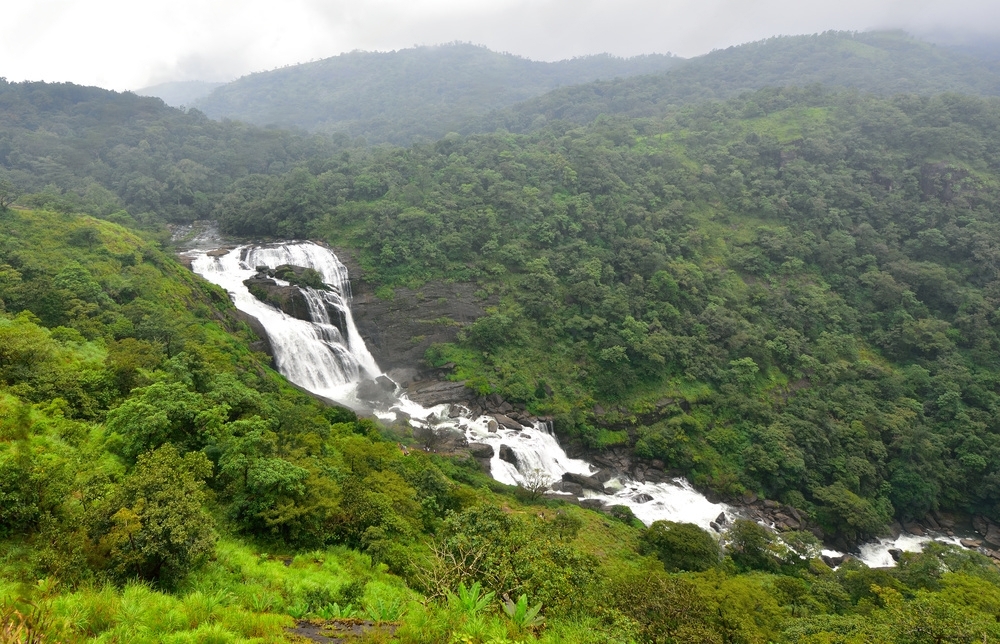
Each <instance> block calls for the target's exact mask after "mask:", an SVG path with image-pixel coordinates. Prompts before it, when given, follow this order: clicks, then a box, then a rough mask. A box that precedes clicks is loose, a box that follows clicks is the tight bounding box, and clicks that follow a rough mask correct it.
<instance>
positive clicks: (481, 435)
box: [382, 398, 733, 531]
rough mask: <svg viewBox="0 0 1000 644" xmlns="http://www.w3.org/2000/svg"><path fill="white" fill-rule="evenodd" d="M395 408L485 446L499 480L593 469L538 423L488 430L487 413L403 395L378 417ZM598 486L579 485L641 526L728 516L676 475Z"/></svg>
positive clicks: (528, 481) (541, 479)
mask: <svg viewBox="0 0 1000 644" xmlns="http://www.w3.org/2000/svg"><path fill="white" fill-rule="evenodd" d="M396 409H398V410H399V411H403V412H405V413H406V414H408V415H409V416H410V418H411V422H412V423H414V424H423V425H425V426H431V427H437V428H438V430H439V431H440V430H441V429H448V428H455V429H458V430H461V431H462V432H464V434H465V437H466V439H467V440H468V441H469V442H470V443H483V444H486V445H489V446H491V447H492V448H493V457H492V458H491V459H490V472H491V475H492V476H493V478H495V479H496V480H498V481H500V482H501V483H506V484H508V485H521V486H526V487H530V486H532V485H535V484H538V483H549V484H551V483H555V482H557V481H561V480H562V476H563V474H566V473H571V474H582V475H584V476H593V475H595V474H597V473H598V470H597V469H596V468H594V467H593V466H592V465H591V464H590V463H588V462H587V461H584V460H581V459H577V458H570V457H569V456H568V455H567V454H566V451H565V450H564V449H563V448H562V447H561V446H560V445H559V441H558V440H556V437H555V436H554V435H553V434H552V432H551V430H550V429H549V428H548V427H547V426H545V425H544V424H542V423H538V424H536V425H535V426H534V427H525V428H524V429H521V430H519V431H514V430H511V429H504V428H503V427H496V428H495V429H494V431H490V420H491V418H490V417H489V416H480V417H478V418H469V417H462V416H460V417H458V418H449V417H448V416H449V415H450V414H451V412H452V409H451V406H450V405H439V406H437V407H432V408H429V409H427V408H424V407H421V406H420V405H417V404H416V403H413V402H412V401H409V400H407V399H405V398H404V399H401V400H400V402H399V404H398V405H396V406H394V407H393V408H392V410H390V411H388V412H385V413H384V414H382V415H383V417H384V418H391V417H392V415H393V414H394V411H395V410H396ZM503 446H506V447H507V448H509V449H510V450H511V452H513V454H514V455H515V457H516V458H515V459H514V460H516V462H517V464H516V465H515V464H514V463H510V462H509V461H506V460H503V459H502V458H500V448H501V447H503ZM604 488H605V492H604V493H601V492H598V491H596V490H586V489H585V490H584V498H587V499H596V500H599V501H601V502H602V503H603V504H605V505H611V506H613V505H623V506H626V507H628V508H630V509H631V510H632V512H633V513H634V514H635V516H636V518H638V519H639V520H640V521H642V522H643V523H645V524H646V525H649V524H650V523H652V522H653V521H658V520H666V521H677V522H686V523H694V524H696V525H698V526H700V527H702V528H704V529H705V530H713V531H714V530H715V527H713V526H712V525H711V524H712V523H713V522H716V521H717V519H718V518H719V515H720V514H723V515H725V516H726V521H729V520H730V519H731V518H732V516H733V515H732V512H731V510H730V509H729V507H728V506H726V505H725V504H722V503H713V502H711V501H709V500H708V499H707V498H705V496H704V495H702V494H701V493H699V492H698V491H697V490H695V489H694V488H693V487H692V486H691V484H690V483H688V482H687V481H686V480H684V479H682V478H677V479H674V480H673V481H671V482H665V483H643V482H639V481H632V480H630V479H628V478H625V477H622V476H619V477H617V478H613V479H610V480H608V481H606V482H605V483H604ZM566 496H567V498H571V497H570V495H566Z"/></svg>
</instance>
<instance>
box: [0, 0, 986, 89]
mask: <svg viewBox="0 0 1000 644" xmlns="http://www.w3.org/2000/svg"><path fill="white" fill-rule="evenodd" d="M880 28H902V29H906V30H908V31H910V32H911V33H923V32H927V31H930V30H932V29H945V30H955V31H959V30H965V31H971V32H976V33H983V32H984V31H988V30H993V32H994V33H993V34H984V35H996V33H1000V2H997V1H996V0H950V1H948V2H944V1H942V0H934V1H930V0H822V1H816V0H282V1H281V2H277V1H275V0H3V32H2V36H0V76H5V77H6V78H7V79H8V80H11V81H19V80H45V81H72V82H75V83H82V84H86V85H99V86H101V87H107V88H110V89H118V90H124V89H138V88H140V87H144V86H147V85H151V84H154V83H160V82H165V81H173V80H231V79H233V78H236V77H238V76H241V75H244V74H248V73H251V72H254V71H261V70H266V69H273V68H275V67H281V66H283V65H289V64H295V63H299V62H306V61H309V60H315V59H320V58H326V57H329V56H335V55H337V54H339V53H342V52H345V51H351V50H355V49H364V50H383V51H384V50H391V49H401V48H405V47H412V46H413V45H432V44H438V43H443V42H451V41H456V40H458V41H462V42H473V43H476V44H482V45H486V46H488V47H490V48H491V49H494V50H498V51H509V52H511V53H515V54H519V55H522V56H526V57H528V58H533V59H536V60H559V59H563V58H570V57H573V56H580V55H584V54H593V53H600V52H610V53H612V54H617V55H621V56H631V55H635V54H644V53H666V52H672V53H674V54H677V55H679V56H684V57H691V56H697V55H699V54H704V53H707V52H709V51H711V50H712V49H715V48H722V47H728V46H730V45H736V44H740V43H743V42H747V41H751V40H759V39H761V38H766V37H769V36H773V35H779V34H784V35H791V34H803V33H816V32H819V31H826V30H828V29H848V30H859V31H863V30H868V29H880Z"/></svg>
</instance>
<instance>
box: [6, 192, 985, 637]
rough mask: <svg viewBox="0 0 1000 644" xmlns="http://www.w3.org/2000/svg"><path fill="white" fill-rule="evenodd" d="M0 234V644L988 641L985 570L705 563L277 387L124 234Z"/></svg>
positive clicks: (279, 382) (800, 559)
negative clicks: (349, 636) (341, 638)
mask: <svg viewBox="0 0 1000 644" xmlns="http://www.w3.org/2000/svg"><path fill="white" fill-rule="evenodd" d="M0 224H2V225H3V230H4V235H3V238H2V239H0V303H2V310H0V628H2V629H3V630H2V631H0V636H3V638H4V640H3V641H5V642H61V643H66V642H69V643H73V642H92V641H122V642H125V641H127V642H206V641H209V642H247V643H250V642H288V641H301V639H294V638H296V637H301V636H304V635H310V636H311V637H312V638H313V641H317V640H316V639H315V638H316V637H319V636H320V635H322V634H326V635H329V636H333V635H335V634H336V633H343V632H344V629H346V630H347V631H348V632H354V633H361V634H362V636H361V639H360V640H359V641H398V642H410V643H427V644H431V643H438V642H445V641H458V642H476V643H485V642H491V643H494V644H513V643H515V642H522V643H523V642H529V641H540V642H551V643H555V642H566V641H572V642H582V643H588V642H592V643H594V644H597V643H598V642H601V643H605V642H620V643H622V644H626V643H630V642H660V641H675V642H689V643H691V644H694V643H695V642H699V643H700V642H724V641H747V642H764V641H788V642H816V643H820V642H829V641H844V642H848V641H885V642H892V641H899V642H909V641H913V640H912V639H907V638H908V637H910V636H912V635H914V634H921V635H923V634H927V636H928V637H937V638H944V639H943V641H956V642H969V643H970V644H971V643H972V642H979V641H982V639H983V638H986V639H987V641H990V638H997V637H1000V630H998V627H997V621H996V618H995V615H996V614H998V613H1000V574H998V572H997V571H996V569H995V567H994V565H993V564H992V563H991V562H990V561H989V560H988V559H986V558H985V557H983V556H982V555H979V554H977V553H974V552H970V551H963V550H961V549H958V548H955V547H943V546H938V545H934V544H932V545H931V546H929V547H928V548H927V549H926V551H925V552H924V553H922V554H907V555H904V556H903V557H902V559H901V563H900V566H899V567H898V568H897V569H894V570H892V571H879V570H869V569H868V568H866V567H865V566H863V565H861V564H857V563H853V562H852V563H848V564H845V565H843V566H841V567H840V568H839V569H838V570H837V571H836V572H834V571H832V570H831V569H830V568H828V567H827V566H826V565H825V564H823V563H822V561H821V560H820V559H818V558H817V557H816V554H817V549H818V544H817V542H816V540H815V538H814V537H812V535H810V534H808V533H804V534H794V533H786V534H785V535H784V537H783V540H782V541H777V540H775V539H774V537H773V536H771V535H770V534H769V533H768V532H767V531H766V530H765V529H764V528H762V527H760V526H758V525H757V524H755V523H752V522H750V521H737V522H736V524H735V525H734V526H733V528H732V529H731V531H730V532H729V537H728V539H727V541H726V543H725V545H724V547H723V546H722V545H720V544H719V543H717V542H716V541H715V540H714V539H713V538H712V537H710V536H709V535H708V534H707V533H705V532H702V531H701V530H700V529H699V528H697V527H695V526H691V525H687V524H669V523H664V522H659V523H656V524H654V525H653V526H652V527H650V528H649V529H646V528H644V527H643V526H641V524H637V522H636V521H635V520H634V519H632V518H630V517H629V516H628V514H626V513H620V512H619V513H615V514H614V517H615V518H612V517H609V516H608V515H604V514H601V513H596V512H592V511H587V510H583V509H581V508H577V507H574V506H570V505H565V504H562V503H555V502H549V501H542V500H540V499H539V497H538V496H537V495H533V494H531V493H530V492H529V491H526V490H511V489H510V488H506V487H505V486H502V485H499V484H497V483H495V482H493V481H492V480H490V479H489V478H488V477H486V476H485V475H484V474H482V473H481V472H480V471H479V469H478V465H477V464H476V463H475V461H473V460H472V459H468V458H463V457H461V456H455V457H439V456H433V455H428V454H424V453H422V452H421V451H420V450H418V449H412V450H410V451H409V453H407V451H406V450H402V449H400V447H398V441H406V442H410V441H411V440H412V439H411V438H409V437H408V436H407V435H406V434H405V432H401V431H400V428H395V429H387V428H384V427H380V426H379V425H377V424H376V423H375V422H373V421H370V420H366V419H358V418H357V417H356V416H355V415H354V414H353V413H351V412H349V411H347V410H344V409H341V408H337V407H329V406H320V405H319V404H318V403H316V402H315V401H312V400H311V399H309V398H308V397H306V396H305V395H303V394H301V393H299V392H298V391H296V390H294V389H291V388H290V387H289V386H288V385H287V383H285V382H284V381H283V379H281V378H280V377H279V376H277V375H276V374H275V373H273V372H272V371H270V370H269V369H268V368H267V366H266V365H265V363H264V361H263V360H262V358H263V356H261V355H258V354H253V353H252V352H250V351H249V350H248V349H247V347H246V344H245V339H246V338H247V333H248V331H247V329H246V328H245V327H243V325H242V324H241V323H240V322H239V321H238V320H237V319H236V317H235V315H234V309H233V308H232V305H231V304H230V303H229V301H228V298H227V297H226V295H225V294H224V293H223V292H221V291H220V290H218V289H216V288H214V287H212V286H209V285H207V284H205V283H204V282H202V281H201V280H199V279H197V278H196V277H194V276H193V275H192V274H191V273H190V272H188V271H187V270H186V269H184V268H182V267H181V266H180V265H178V264H177V263H176V262H175V261H174V260H173V259H171V258H170V257H169V256H167V255H164V254H163V253H162V252H161V251H160V250H158V249H157V248H155V246H154V245H152V244H150V243H148V242H146V241H144V240H142V239H141V238H140V237H138V236H136V235H135V234H133V233H130V232H128V231H126V230H124V229H122V228H120V227H118V226H116V225H113V224H110V223H107V222H102V221H100V220H97V219H94V218H91V217H88V216H84V215H78V214H65V213H52V212H44V211H26V210H21V209H17V210H6V211H3V212H0ZM800 553H801V555H800ZM723 554H724V555H725V558H723ZM504 596H511V597H512V599H511V600H510V601H508V602H506V603H504V602H503V601H501V599H502V598H503V597H504ZM307 619H308V620H312V621H306V620H307ZM337 629H341V630H337ZM318 641H323V640H318ZM918 641H919V640H918Z"/></svg>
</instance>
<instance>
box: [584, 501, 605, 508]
mask: <svg viewBox="0 0 1000 644" xmlns="http://www.w3.org/2000/svg"><path fill="white" fill-rule="evenodd" d="M580 507H581V508H586V509H587V510H600V509H601V508H603V507H604V502H603V501H601V500H600V499H583V500H581V501H580Z"/></svg>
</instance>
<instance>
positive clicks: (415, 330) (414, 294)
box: [334, 248, 496, 402]
mask: <svg viewBox="0 0 1000 644" xmlns="http://www.w3.org/2000/svg"><path fill="white" fill-rule="evenodd" d="M334 250H335V252H336V253H337V257H339V258H340V260H341V261H342V262H344V264H345V265H346V266H347V269H348V272H349V274H350V276H351V288H352V290H353V292H354V300H353V302H352V303H351V311H352V314H353V316H354V323H355V324H356V325H357V328H358V333H360V334H361V337H362V338H364V339H365V343H366V344H367V345H368V350H369V351H371V352H372V355H373V356H374V357H375V361H376V362H378V364H379V365H380V366H381V367H382V368H383V369H394V368H397V367H411V368H412V367H415V366H417V365H422V364H423V360H424V355H425V354H426V353H427V349H428V348H429V347H430V346H431V345H432V344H435V343H448V342H455V340H456V339H457V338H458V332H459V330H460V329H461V328H462V327H463V326H464V325H467V324H471V323H472V322H475V321H476V320H477V319H478V318H480V317H481V316H483V315H485V309H484V307H486V306H490V305H492V304H495V303H496V297H495V296H494V297H492V298H489V299H487V300H483V299H480V298H479V297H477V295H476V291H478V290H479V286H478V285H477V284H473V283H461V282H452V283H444V282H428V283H426V284H424V285H423V286H421V287H420V288H419V289H418V290H414V289H409V288H405V287H396V288H395V289H393V297H392V298H390V299H383V298H380V297H376V296H375V286H374V285H372V284H368V283H367V282H366V281H365V280H364V274H363V271H362V270H361V267H360V265H359V264H358V262H357V260H356V258H355V254H354V252H353V251H352V250H350V249H341V248H337V249H334ZM397 382H398V380H397ZM445 402H457V401H451V400H449V401H445Z"/></svg>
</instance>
